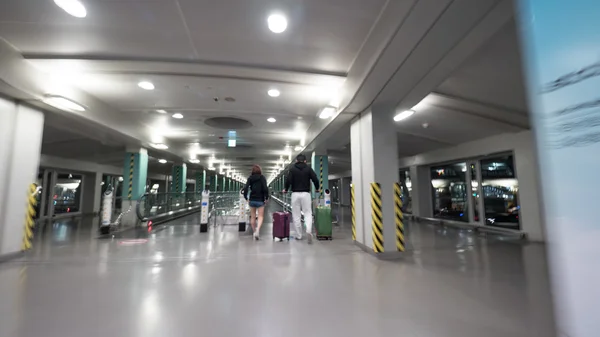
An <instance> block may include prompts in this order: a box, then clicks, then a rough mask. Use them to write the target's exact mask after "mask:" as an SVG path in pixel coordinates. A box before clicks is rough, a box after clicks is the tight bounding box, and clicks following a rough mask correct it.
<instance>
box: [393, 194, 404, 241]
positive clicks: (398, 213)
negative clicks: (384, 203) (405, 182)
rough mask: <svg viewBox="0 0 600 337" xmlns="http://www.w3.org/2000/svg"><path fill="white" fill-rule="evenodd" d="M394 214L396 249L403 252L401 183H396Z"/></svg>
mask: <svg viewBox="0 0 600 337" xmlns="http://www.w3.org/2000/svg"><path fill="white" fill-rule="evenodd" d="M394 214H395V217H394V218H395V220H396V248H398V251H399V252H403V251H404V249H405V245H404V223H403V220H404V215H403V214H402V198H401V194H400V183H394Z"/></svg>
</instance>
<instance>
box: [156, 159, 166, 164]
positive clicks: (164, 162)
mask: <svg viewBox="0 0 600 337" xmlns="http://www.w3.org/2000/svg"><path fill="white" fill-rule="evenodd" d="M158 162H159V163H161V164H166V163H167V160H166V159H159V160H158Z"/></svg>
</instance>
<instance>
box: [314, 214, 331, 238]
mask: <svg viewBox="0 0 600 337" xmlns="http://www.w3.org/2000/svg"><path fill="white" fill-rule="evenodd" d="M315 230H316V232H317V240H331V239H333V238H332V236H331V234H332V222H331V207H317V208H316V212H315Z"/></svg>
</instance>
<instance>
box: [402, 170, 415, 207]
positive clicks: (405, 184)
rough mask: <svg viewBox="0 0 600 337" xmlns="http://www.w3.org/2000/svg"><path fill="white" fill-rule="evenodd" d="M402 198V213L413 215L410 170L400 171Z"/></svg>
mask: <svg viewBox="0 0 600 337" xmlns="http://www.w3.org/2000/svg"><path fill="white" fill-rule="evenodd" d="M400 193H401V195H400V197H401V198H402V211H403V212H404V213H412V181H411V180H410V171H409V170H400Z"/></svg>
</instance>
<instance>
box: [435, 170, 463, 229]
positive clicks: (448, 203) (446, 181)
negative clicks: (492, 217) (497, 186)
mask: <svg viewBox="0 0 600 337" xmlns="http://www.w3.org/2000/svg"><path fill="white" fill-rule="evenodd" d="M466 173H467V164H466V163H464V162H463V163H453V164H447V165H440V166H435V167H432V168H431V188H432V193H431V195H432V196H433V216H434V217H436V218H441V219H449V220H457V221H464V222H468V221H469V214H468V211H467V189H466ZM469 194H471V193H470V192H469Z"/></svg>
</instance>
